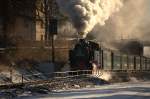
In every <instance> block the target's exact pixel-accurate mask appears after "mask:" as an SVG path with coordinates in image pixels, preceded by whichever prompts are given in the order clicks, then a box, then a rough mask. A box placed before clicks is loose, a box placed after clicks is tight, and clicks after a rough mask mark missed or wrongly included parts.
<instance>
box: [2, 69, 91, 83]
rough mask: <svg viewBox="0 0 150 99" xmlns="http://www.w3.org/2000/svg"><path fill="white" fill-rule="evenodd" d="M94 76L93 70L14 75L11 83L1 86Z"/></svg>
mask: <svg viewBox="0 0 150 99" xmlns="http://www.w3.org/2000/svg"><path fill="white" fill-rule="evenodd" d="M91 75H92V70H78V71H66V72H54V73H45V74H44V73H38V74H32V75H23V74H12V75H11V76H10V78H11V79H10V80H11V81H9V82H4V83H0V85H9V84H21V83H22V84H24V83H34V82H45V81H46V82H48V81H51V80H53V79H66V78H76V77H88V76H91Z"/></svg>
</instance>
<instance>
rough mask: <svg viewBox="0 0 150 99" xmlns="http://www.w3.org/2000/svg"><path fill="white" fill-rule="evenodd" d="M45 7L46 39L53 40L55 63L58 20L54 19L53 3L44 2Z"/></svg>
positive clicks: (52, 51) (53, 58)
mask: <svg viewBox="0 0 150 99" xmlns="http://www.w3.org/2000/svg"><path fill="white" fill-rule="evenodd" d="M44 5H45V38H46V40H48V41H49V40H51V48H52V49H51V53H52V62H53V63H55V44H54V35H55V34H57V20H56V19H55V18H53V1H51V2H50V1H49V0H44Z"/></svg>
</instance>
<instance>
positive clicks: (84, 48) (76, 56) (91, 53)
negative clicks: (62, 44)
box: [69, 39, 100, 70]
mask: <svg viewBox="0 0 150 99" xmlns="http://www.w3.org/2000/svg"><path fill="white" fill-rule="evenodd" d="M99 49H100V47H99V44H97V43H95V42H92V41H86V40H85V39H80V40H79V41H78V42H77V44H76V45H75V47H74V48H73V49H72V50H70V52H69V61H70V66H71V69H72V70H91V69H92V62H96V63H97V61H98V59H96V52H97V55H98V54H99Z"/></svg>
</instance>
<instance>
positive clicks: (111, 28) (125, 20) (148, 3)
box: [91, 0, 150, 41]
mask: <svg viewBox="0 0 150 99" xmlns="http://www.w3.org/2000/svg"><path fill="white" fill-rule="evenodd" d="M91 34H94V36H95V37H96V38H97V39H98V40H112V39H121V38H123V39H140V40H149V41H150V0H126V2H125V3H124V6H123V7H122V8H121V9H120V11H119V12H118V13H115V14H113V15H112V16H111V18H110V19H109V20H107V22H106V24H105V25H104V26H98V25H97V26H96V27H95V28H94V30H93V31H92V33H91ZM109 37H110V38H109Z"/></svg>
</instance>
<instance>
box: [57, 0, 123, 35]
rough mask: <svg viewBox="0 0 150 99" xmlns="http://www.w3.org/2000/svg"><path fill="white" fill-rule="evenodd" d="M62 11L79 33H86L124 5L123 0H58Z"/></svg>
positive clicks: (102, 23) (101, 23)
mask: <svg viewBox="0 0 150 99" xmlns="http://www.w3.org/2000/svg"><path fill="white" fill-rule="evenodd" d="M56 1H57V3H58V5H59V7H60V9H61V10H62V12H63V13H64V14H65V15H67V16H68V17H69V18H70V20H71V21H72V23H73V25H74V27H75V28H76V29H77V31H78V33H79V35H82V36H83V37H86V35H87V34H88V33H89V32H90V31H91V30H92V29H93V28H94V26H95V25H96V24H100V25H104V24H105V21H106V20H108V19H109V17H110V16H111V15H112V14H113V13H114V12H117V11H119V9H120V8H121V7H122V5H123V3H122V0H56Z"/></svg>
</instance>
